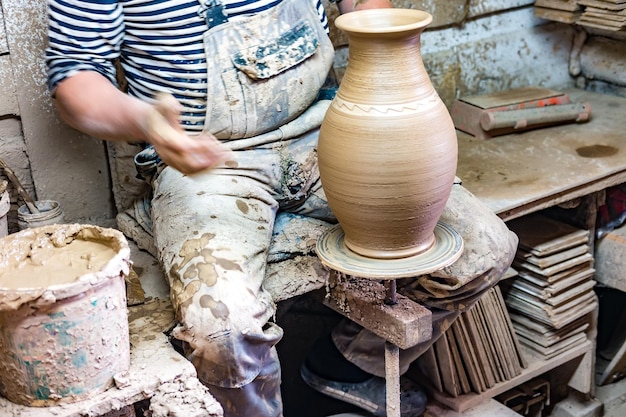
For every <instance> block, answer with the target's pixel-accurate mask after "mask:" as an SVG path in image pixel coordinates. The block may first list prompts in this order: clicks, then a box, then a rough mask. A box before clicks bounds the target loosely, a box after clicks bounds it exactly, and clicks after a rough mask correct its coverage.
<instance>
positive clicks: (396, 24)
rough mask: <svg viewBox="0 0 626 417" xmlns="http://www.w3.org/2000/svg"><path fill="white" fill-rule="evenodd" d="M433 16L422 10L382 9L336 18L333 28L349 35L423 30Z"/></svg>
mask: <svg viewBox="0 0 626 417" xmlns="http://www.w3.org/2000/svg"><path fill="white" fill-rule="evenodd" d="M432 20H433V16H432V15H431V14H430V13H428V12H425V11H423V10H416V9H401V8H383V9H366V10H357V11H354V12H350V13H346V14H343V15H340V16H338V17H337V18H336V19H335V26H336V27H337V28H338V29H340V30H342V31H344V32H351V33H360V34H367V33H372V34H376V33H394V32H405V31H411V30H416V29H423V28H425V27H426V26H428V25H429V24H430V23H431V22H432Z"/></svg>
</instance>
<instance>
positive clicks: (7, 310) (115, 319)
mask: <svg viewBox="0 0 626 417" xmlns="http://www.w3.org/2000/svg"><path fill="white" fill-rule="evenodd" d="M130 265H131V262H130V249H129V247H128V242H127V241H126V239H125V238H124V235H123V234H122V233H120V232H119V231H117V230H114V229H106V228H101V227H98V226H91V225H79V224H64V225H50V226H43V227H38V228H31V229H26V230H23V231H21V232H18V233H15V234H12V235H9V236H6V237H4V238H2V239H0V394H1V395H3V396H4V397H6V398H7V399H8V400H10V401H12V402H14V403H17V404H21V405H27V406H34V407H43V406H51V405H57V404H61V403H69V402H75V401H80V400H83V399H86V398H88V397H91V396H93V395H94V394H97V393H99V392H102V391H105V390H106V389H108V388H109V387H111V386H112V385H113V377H114V376H115V375H117V374H123V373H124V372H127V371H128V368H129V366H130V345H129V335H128V313H127V309H126V289H125V281H124V278H125V276H126V275H128V272H129V269H130Z"/></svg>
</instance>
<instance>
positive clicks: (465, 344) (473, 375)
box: [450, 317, 486, 392]
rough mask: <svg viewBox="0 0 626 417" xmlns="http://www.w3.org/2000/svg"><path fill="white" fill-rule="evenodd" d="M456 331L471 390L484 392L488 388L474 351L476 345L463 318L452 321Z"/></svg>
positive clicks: (453, 328) (462, 363)
mask: <svg viewBox="0 0 626 417" xmlns="http://www.w3.org/2000/svg"><path fill="white" fill-rule="evenodd" d="M450 329H451V330H452V332H453V333H454V337H455V339H456V341H457V345H458V348H459V355H460V357H461V361H462V362H461V365H462V366H463V368H464V369H465V373H466V374H467V379H468V380H469V383H470V387H471V391H474V392H483V391H484V390H485V389H486V386H485V380H484V379H483V376H482V373H481V372H480V366H479V364H478V360H477V359H476V353H475V352H474V346H473V345H472V342H471V341H470V340H469V337H468V335H467V331H466V329H465V326H464V324H463V320H461V319H460V317H459V318H458V319H457V320H455V321H454V323H452V326H451V327H450Z"/></svg>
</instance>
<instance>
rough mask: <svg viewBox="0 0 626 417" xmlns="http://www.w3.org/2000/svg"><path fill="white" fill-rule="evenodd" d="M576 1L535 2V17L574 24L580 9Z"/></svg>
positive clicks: (539, 0)
mask: <svg viewBox="0 0 626 417" xmlns="http://www.w3.org/2000/svg"><path fill="white" fill-rule="evenodd" d="M579 3H580V2H579V1H577V0H536V1H535V10H534V12H535V16H537V17H540V18H542V19H547V20H554V21H557V22H562V23H576V21H578V19H579V18H580V14H581V12H582V7H581V6H580V4H579Z"/></svg>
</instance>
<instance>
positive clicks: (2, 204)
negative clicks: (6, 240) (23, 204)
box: [0, 191, 11, 237]
mask: <svg viewBox="0 0 626 417" xmlns="http://www.w3.org/2000/svg"><path fill="white" fill-rule="evenodd" d="M10 209H11V198H10V197H9V193H8V192H7V191H5V192H3V193H2V194H0V237H5V236H6V235H8V234H9V222H8V221H7V215H8V213H9V210H10Z"/></svg>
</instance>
